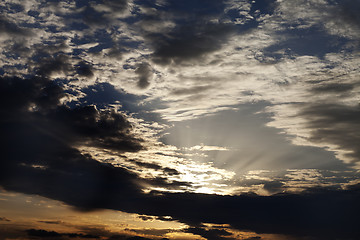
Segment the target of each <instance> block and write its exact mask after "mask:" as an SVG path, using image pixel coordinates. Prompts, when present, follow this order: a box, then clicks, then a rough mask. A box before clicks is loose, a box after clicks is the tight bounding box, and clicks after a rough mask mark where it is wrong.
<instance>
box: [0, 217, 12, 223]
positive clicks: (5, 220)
mask: <svg viewBox="0 0 360 240" xmlns="http://www.w3.org/2000/svg"><path fill="white" fill-rule="evenodd" d="M0 221H4V222H11V220H10V219H8V218H6V217H0Z"/></svg>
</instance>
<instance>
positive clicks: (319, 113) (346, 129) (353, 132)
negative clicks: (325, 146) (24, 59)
mask: <svg viewBox="0 0 360 240" xmlns="http://www.w3.org/2000/svg"><path fill="white" fill-rule="evenodd" d="M300 116H301V117H304V118H305V119H307V122H308V123H307V127H308V128H309V129H310V130H311V133H312V135H311V138H310V141H313V142H316V143H330V144H334V145H336V146H338V147H339V149H342V150H348V151H351V153H347V154H346V156H348V157H350V158H351V159H353V163H356V162H358V161H359V160H358V159H360V132H359V131H358V129H360V106H359V105H357V106H346V105H340V104H330V103H325V104H314V105H309V106H305V107H304V109H303V111H302V112H301V113H300Z"/></svg>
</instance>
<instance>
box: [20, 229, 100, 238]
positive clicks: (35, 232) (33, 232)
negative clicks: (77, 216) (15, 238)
mask: <svg viewBox="0 0 360 240" xmlns="http://www.w3.org/2000/svg"><path fill="white" fill-rule="evenodd" d="M26 233H27V234H28V236H30V237H39V238H46V239H48V238H50V239H52V238H55V239H59V238H63V237H69V238H85V239H100V236H97V235H91V234H82V233H58V232H55V231H47V230H43V229H28V230H26Z"/></svg>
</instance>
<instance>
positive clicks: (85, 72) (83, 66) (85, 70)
mask: <svg viewBox="0 0 360 240" xmlns="http://www.w3.org/2000/svg"><path fill="white" fill-rule="evenodd" d="M75 69H76V72H77V74H79V75H80V76H84V77H93V76H94V73H93V68H92V66H91V65H90V64H89V63H87V62H84V61H82V62H79V63H78V64H77V65H75Z"/></svg>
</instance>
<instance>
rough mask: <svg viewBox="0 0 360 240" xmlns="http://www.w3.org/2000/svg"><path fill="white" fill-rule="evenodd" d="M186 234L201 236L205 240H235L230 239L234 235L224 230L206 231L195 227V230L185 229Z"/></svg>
mask: <svg viewBox="0 0 360 240" xmlns="http://www.w3.org/2000/svg"><path fill="white" fill-rule="evenodd" d="M185 232H188V233H193V234H195V235H200V236H202V237H203V238H205V239H211V240H223V239H230V240H231V239H235V238H231V237H229V236H231V235H232V234H231V233H229V232H227V231H226V230H224V229H204V228H200V227H193V228H187V229H185Z"/></svg>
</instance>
